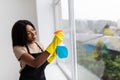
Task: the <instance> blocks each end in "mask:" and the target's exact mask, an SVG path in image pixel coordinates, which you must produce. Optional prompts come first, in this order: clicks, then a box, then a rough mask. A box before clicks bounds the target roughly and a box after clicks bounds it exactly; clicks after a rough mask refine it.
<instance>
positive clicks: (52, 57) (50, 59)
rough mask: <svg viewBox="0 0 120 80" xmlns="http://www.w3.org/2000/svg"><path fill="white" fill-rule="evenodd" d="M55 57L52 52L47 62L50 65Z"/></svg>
mask: <svg viewBox="0 0 120 80" xmlns="http://www.w3.org/2000/svg"><path fill="white" fill-rule="evenodd" d="M56 57H57V55H56V52H54V53H53V54H52V55H51V56H50V57H49V58H48V60H47V61H48V62H49V63H51V62H52V61H53V60H54V59H55V58H56Z"/></svg>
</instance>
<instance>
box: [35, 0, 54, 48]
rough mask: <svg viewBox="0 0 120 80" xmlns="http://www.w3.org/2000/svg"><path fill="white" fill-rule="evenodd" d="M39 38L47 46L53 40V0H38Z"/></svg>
mask: <svg viewBox="0 0 120 80" xmlns="http://www.w3.org/2000/svg"><path fill="white" fill-rule="evenodd" d="M36 3H37V4H36V5H37V18H38V27H39V36H40V37H39V40H40V41H41V42H42V43H43V44H44V46H45V47H47V46H48V44H49V43H50V42H51V40H52V38H53V32H54V28H55V27H54V15H53V0H36Z"/></svg>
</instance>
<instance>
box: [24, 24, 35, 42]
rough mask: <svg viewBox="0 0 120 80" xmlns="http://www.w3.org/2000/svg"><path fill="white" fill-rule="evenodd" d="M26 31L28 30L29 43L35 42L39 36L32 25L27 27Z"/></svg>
mask: <svg viewBox="0 0 120 80" xmlns="http://www.w3.org/2000/svg"><path fill="white" fill-rule="evenodd" d="M26 30H27V41H28V43H32V42H34V41H35V40H36V36H37V34H36V30H35V29H34V28H33V27H32V26H31V25H27V26H26Z"/></svg>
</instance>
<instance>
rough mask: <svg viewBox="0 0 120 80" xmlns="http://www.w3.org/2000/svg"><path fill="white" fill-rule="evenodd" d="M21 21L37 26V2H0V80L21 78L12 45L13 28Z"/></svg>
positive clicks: (2, 0) (0, 0) (13, 0)
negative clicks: (24, 20)
mask: <svg viewBox="0 0 120 80" xmlns="http://www.w3.org/2000/svg"><path fill="white" fill-rule="evenodd" d="M43 1H44V0H43ZM19 19H28V20H30V21H31V22H33V24H35V26H37V16H36V3H35V0H0V80H18V78H19V63H18V61H17V59H16V58H15V56H14V54H13V52H12V43H11V42H12V41H11V28H12V26H13V24H14V23H15V21H17V20H19Z"/></svg>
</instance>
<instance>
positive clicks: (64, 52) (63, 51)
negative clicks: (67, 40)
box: [56, 43, 68, 58]
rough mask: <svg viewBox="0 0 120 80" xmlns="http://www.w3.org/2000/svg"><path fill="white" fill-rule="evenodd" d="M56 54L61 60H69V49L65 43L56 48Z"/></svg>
mask: <svg viewBox="0 0 120 80" xmlns="http://www.w3.org/2000/svg"><path fill="white" fill-rule="evenodd" d="M56 54H57V56H58V57H59V58H67V57H68V49H67V47H66V46H65V45H64V44H63V43H61V44H60V45H58V46H57V48H56Z"/></svg>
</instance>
